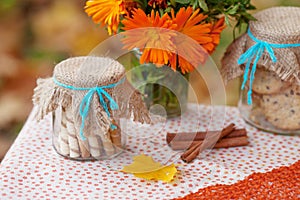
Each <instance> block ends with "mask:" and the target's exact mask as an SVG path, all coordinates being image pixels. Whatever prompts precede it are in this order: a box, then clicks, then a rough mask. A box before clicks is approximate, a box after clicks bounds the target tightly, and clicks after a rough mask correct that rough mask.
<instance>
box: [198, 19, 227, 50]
mask: <svg viewBox="0 0 300 200" xmlns="http://www.w3.org/2000/svg"><path fill="white" fill-rule="evenodd" d="M224 21H225V20H224V17H223V18H221V19H219V21H217V22H216V23H215V24H214V25H211V32H210V36H211V38H212V41H211V42H208V43H206V44H203V45H202V46H203V48H205V49H206V50H207V51H208V53H209V54H211V53H212V52H213V51H214V50H215V49H216V47H217V46H218V44H219V43H220V34H221V32H222V31H223V29H224V28H225V27H226V24H225V23H224Z"/></svg>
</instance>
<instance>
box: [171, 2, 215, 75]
mask: <svg viewBox="0 0 300 200" xmlns="http://www.w3.org/2000/svg"><path fill="white" fill-rule="evenodd" d="M199 11H200V10H199V9H197V10H195V11H194V10H193V9H192V7H187V8H186V9H185V8H181V9H180V10H179V11H178V13H177V14H176V16H175V14H174V10H172V11H171V14H172V19H173V22H174V23H175V24H177V27H176V29H175V30H177V31H178V32H180V34H178V35H177V36H176V37H174V43H175V45H176V47H177V49H176V50H177V55H178V56H177V55H176V54H174V53H173V54H172V55H171V57H170V58H169V60H170V65H171V68H172V69H173V70H176V67H177V66H179V67H180V69H181V71H182V73H186V72H190V71H193V69H194V68H195V67H197V66H198V65H199V64H201V63H204V62H205V60H206V58H207V53H206V52H205V50H204V49H203V48H202V47H201V46H200V45H202V44H207V43H210V42H212V41H213V39H212V38H211V36H210V34H209V33H210V32H211V24H209V23H204V20H205V19H206V18H207V16H206V15H203V14H199ZM177 64H178V65H177Z"/></svg>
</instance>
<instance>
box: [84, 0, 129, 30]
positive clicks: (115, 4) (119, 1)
mask: <svg viewBox="0 0 300 200" xmlns="http://www.w3.org/2000/svg"><path fill="white" fill-rule="evenodd" d="M85 12H86V13H87V14H88V16H92V19H93V21H94V22H95V23H101V25H102V26H105V25H107V30H108V34H109V35H111V34H113V33H114V34H115V33H117V30H118V26H119V23H120V15H122V14H126V11H125V5H124V0H89V1H87V2H86V6H85Z"/></svg>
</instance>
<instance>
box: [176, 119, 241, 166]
mask: <svg viewBox="0 0 300 200" xmlns="http://www.w3.org/2000/svg"><path fill="white" fill-rule="evenodd" d="M234 126H235V125H234V124H233V123H231V124H229V125H228V126H227V127H225V128H224V129H223V130H222V131H221V134H220V136H219V138H218V139H217V141H220V140H221V139H222V138H223V137H225V136H227V135H228V134H229V133H231V132H232V131H233V130H234ZM207 134H208V136H207V137H208V138H207V140H203V141H199V142H198V143H197V144H195V145H192V146H191V147H190V148H189V149H188V150H187V151H185V152H184V153H183V154H182V155H181V159H182V160H183V161H184V162H187V163H189V162H191V161H192V160H194V159H195V158H196V157H197V156H198V154H199V153H200V152H202V151H203V150H204V149H206V148H209V147H211V146H212V145H214V144H215V143H216V139H215V137H216V136H217V135H218V134H219V133H218V132H215V133H212V132H208V133H207Z"/></svg>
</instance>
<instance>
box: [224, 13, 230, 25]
mask: <svg viewBox="0 0 300 200" xmlns="http://www.w3.org/2000/svg"><path fill="white" fill-rule="evenodd" d="M225 23H226V25H228V26H231V24H230V22H229V17H228V15H225Z"/></svg>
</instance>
